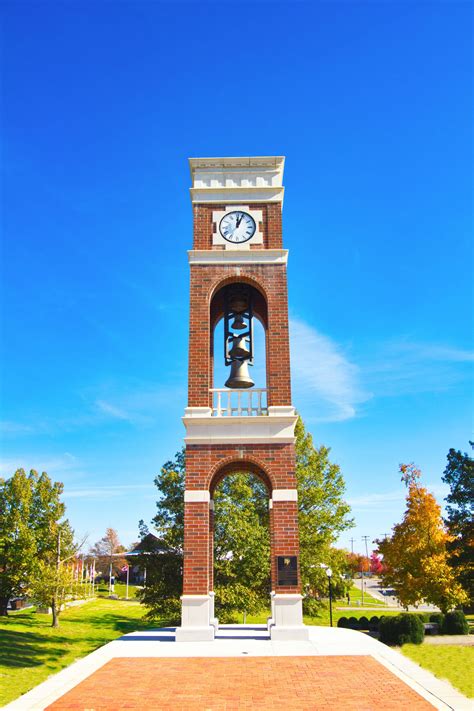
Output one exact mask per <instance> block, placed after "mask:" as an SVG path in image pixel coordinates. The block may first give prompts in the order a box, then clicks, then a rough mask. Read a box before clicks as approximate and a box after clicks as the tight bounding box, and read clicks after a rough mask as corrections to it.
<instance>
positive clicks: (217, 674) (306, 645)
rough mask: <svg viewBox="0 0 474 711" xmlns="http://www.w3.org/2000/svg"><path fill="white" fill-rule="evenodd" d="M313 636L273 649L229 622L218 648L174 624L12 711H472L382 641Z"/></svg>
mask: <svg viewBox="0 0 474 711" xmlns="http://www.w3.org/2000/svg"><path fill="white" fill-rule="evenodd" d="M309 629H310V639H309V641H306V642H272V641H271V640H270V638H269V636H268V633H267V630H266V627H265V626H264V625H223V626H222V627H220V628H219V630H218V634H217V637H216V639H215V640H214V641H213V642H180V643H177V642H175V641H174V628H172V627H169V628H163V629H157V630H148V631H144V632H135V633H132V634H129V635H125V636H124V637H121V638H120V639H118V640H115V641H114V642H110V643H109V644H106V645H105V646H103V647H101V648H100V649H97V650H96V651H95V652H93V653H92V654H89V655H88V656H87V657H84V658H83V659H81V660H79V661H77V662H76V663H74V664H72V665H71V666H70V667H68V668H67V669H64V670H62V671H61V672H59V673H58V674H56V675H54V676H52V677H51V678H50V679H48V680H47V681H45V682H43V683H42V684H40V685H39V686H37V687H36V688H35V689H33V690H32V691H30V692H28V693H27V694H25V695H24V696H23V697H21V698H20V699H18V700H16V701H14V702H12V703H11V704H9V705H8V706H6V707H5V711H43V710H44V709H46V708H48V707H50V708H51V711H63V710H65V709H77V710H78V711H83V710H84V709H94V711H112V710H114V711H115V709H119V708H128V709H136V710H137V711H144V710H148V709H153V711H155V710H156V711H158V710H163V711H164V710H165V709H166V710H167V711H168V710H169V711H171V710H172V711H178V709H182V710H183V711H191V710H192V711H198V710H199V711H202V710H203V709H211V708H212V709H213V711H224V710H225V711H230V710H231V709H234V710H237V709H239V710H240V709H247V710H248V709H252V710H253V709H262V710H263V709H275V708H286V709H287V710H290V709H291V710H292V711H293V710H295V711H296V710H301V709H322V708H327V709H331V710H333V709H334V711H336V709H337V710H338V709H342V708H343V709H344V710H345V711H360V709H362V708H363V709H364V711H389V710H390V711H400V709H408V708H409V709H410V711H422V710H425V709H426V710H428V709H432V708H435V709H439V710H440V711H441V710H443V711H444V710H447V709H454V710H455V711H468V709H469V710H470V711H472V708H473V703H472V702H471V701H470V700H468V699H466V698H465V697H464V696H462V695H461V694H460V693H459V692H457V691H456V690H455V689H453V688H452V687H451V685H450V684H448V683H447V682H444V681H440V680H438V679H436V678H435V677H434V676H433V675H432V674H430V673H429V672H427V671H425V670H423V669H421V668H420V667H419V666H418V665H416V664H414V663H413V662H412V661H411V660H409V659H407V658H405V657H404V656H403V655H401V654H400V653H398V652H396V651H395V650H393V649H390V648H389V647H387V646H385V645H383V644H381V643H380V642H378V641H377V640H374V639H372V638H371V637H369V636H367V635H365V634H362V633H360V632H356V631H354V630H347V629H338V628H330V627H310V628H309ZM291 658H294V659H291ZM199 660H201V661H199ZM224 660H227V661H224ZM105 692H106V693H105Z"/></svg>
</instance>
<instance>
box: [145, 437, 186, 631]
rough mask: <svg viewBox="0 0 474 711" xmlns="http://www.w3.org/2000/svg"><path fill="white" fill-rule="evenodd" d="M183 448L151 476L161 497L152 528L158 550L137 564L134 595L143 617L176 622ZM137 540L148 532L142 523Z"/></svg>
mask: <svg viewBox="0 0 474 711" xmlns="http://www.w3.org/2000/svg"><path fill="white" fill-rule="evenodd" d="M184 474H185V462H184V449H182V450H181V451H179V452H177V454H176V456H175V458H174V460H170V461H168V462H166V463H165V464H164V465H163V467H162V468H161V470H160V473H159V474H157V476H156V477H155V486H156V487H157V488H158V491H159V492H160V494H161V496H160V498H159V499H158V501H157V502H156V506H157V513H156V516H155V517H154V519H153V525H154V527H155V529H156V531H157V535H158V538H159V539H160V541H161V544H162V550H160V551H156V550H155V551H151V550H150V551H145V552H144V554H143V555H142V556H140V557H139V558H138V561H137V562H138V565H139V566H140V567H141V568H142V569H145V568H146V571H147V576H146V585H144V586H143V588H142V589H141V590H140V591H139V593H138V596H139V598H140V601H141V603H142V604H143V605H145V606H146V607H147V608H148V611H147V613H146V615H145V616H146V617H147V618H148V619H150V620H153V619H156V618H163V619H168V620H170V621H175V620H179V616H180V612H181V605H180V595H181V593H182V576H183V543H184ZM139 533H140V539H141V540H142V541H143V540H144V539H145V538H146V536H147V535H148V533H149V531H148V528H147V526H146V525H145V524H144V522H143V521H140V523H139Z"/></svg>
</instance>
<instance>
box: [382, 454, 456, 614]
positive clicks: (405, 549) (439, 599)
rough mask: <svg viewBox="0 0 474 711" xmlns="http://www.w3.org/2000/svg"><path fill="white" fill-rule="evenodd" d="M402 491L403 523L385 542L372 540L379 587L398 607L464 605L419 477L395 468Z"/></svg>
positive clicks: (411, 468)
mask: <svg viewBox="0 0 474 711" xmlns="http://www.w3.org/2000/svg"><path fill="white" fill-rule="evenodd" d="M400 473H401V475H402V479H401V480H402V481H403V482H404V483H405V485H406V486H407V488H408V494H407V497H406V502H407V508H406V511H405V515H404V517H403V521H402V522H401V523H399V524H397V525H396V526H394V527H393V532H392V535H391V537H389V538H386V539H384V540H377V541H376V543H377V546H378V552H379V553H380V554H381V555H383V564H384V567H385V570H384V571H383V572H382V575H381V577H382V583H383V585H384V586H386V587H391V588H393V590H394V591H395V594H396V596H397V597H398V599H399V600H400V603H401V604H402V605H403V606H404V607H408V605H419V604H420V603H421V602H426V603H431V604H433V605H436V606H437V607H439V608H440V610H441V611H442V612H448V611H449V610H451V609H453V608H454V607H456V606H457V605H462V604H463V603H465V602H466V601H467V595H466V593H465V592H464V590H463V588H462V587H461V585H460V584H459V582H458V580H457V578H456V574H455V572H454V570H453V568H452V567H451V566H450V565H449V560H448V544H449V543H450V541H451V536H450V535H449V534H448V532H447V530H446V528H445V526H444V523H443V519H442V517H441V507H440V506H439V505H438V503H437V502H436V499H435V497H434V496H433V494H431V493H430V492H429V491H428V490H427V489H426V488H425V487H424V486H421V485H420V483H419V482H420V478H421V472H420V470H419V469H417V468H416V467H415V465H414V464H401V465H400Z"/></svg>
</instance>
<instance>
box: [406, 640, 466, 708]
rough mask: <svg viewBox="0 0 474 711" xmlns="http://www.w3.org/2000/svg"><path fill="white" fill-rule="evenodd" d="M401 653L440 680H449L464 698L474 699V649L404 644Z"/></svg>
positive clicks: (449, 645)
mask: <svg viewBox="0 0 474 711" xmlns="http://www.w3.org/2000/svg"><path fill="white" fill-rule="evenodd" d="M401 652H402V653H403V654H404V655H405V656H406V657H409V658H410V659H412V660H413V661H414V662H416V663H417V664H419V665H420V666H421V667H423V668H424V669H428V671H430V672H432V674H434V675H435V676H437V677H438V678H439V679H447V680H448V681H449V682H450V683H451V684H452V685H453V686H454V687H456V689H458V690H459V691H460V692H461V693H462V694H464V696H467V697H469V698H470V699H472V698H474V679H473V674H472V669H473V668H474V647H461V646H459V647H457V646H455V645H451V644H447V645H444V644H443V645H424V644H422V645H417V644H404V645H403V647H402V648H401Z"/></svg>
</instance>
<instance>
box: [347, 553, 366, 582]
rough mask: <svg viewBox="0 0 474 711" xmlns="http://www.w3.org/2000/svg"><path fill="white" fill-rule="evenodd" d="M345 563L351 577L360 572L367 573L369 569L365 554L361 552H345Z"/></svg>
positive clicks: (358, 574)
mask: <svg viewBox="0 0 474 711" xmlns="http://www.w3.org/2000/svg"><path fill="white" fill-rule="evenodd" d="M346 559H347V565H348V567H349V570H350V572H351V575H352V577H353V578H355V577H356V576H360V574H361V573H368V572H369V569H370V564H369V561H368V560H367V556H365V555H362V554H361V553H347V554H346Z"/></svg>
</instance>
